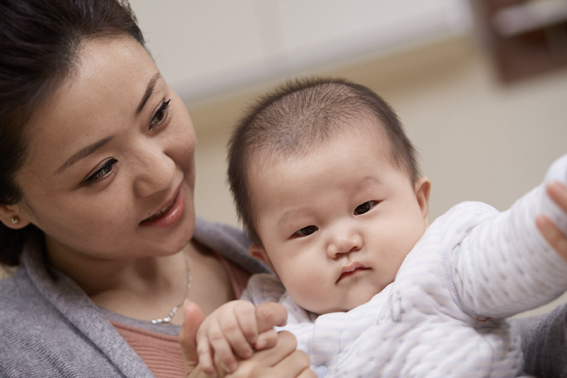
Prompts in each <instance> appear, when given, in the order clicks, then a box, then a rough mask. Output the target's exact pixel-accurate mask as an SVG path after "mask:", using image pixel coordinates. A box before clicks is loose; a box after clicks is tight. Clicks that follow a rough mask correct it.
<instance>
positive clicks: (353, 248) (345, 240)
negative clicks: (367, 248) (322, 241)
mask: <svg viewBox="0 0 567 378" xmlns="http://www.w3.org/2000/svg"><path fill="white" fill-rule="evenodd" d="M363 245H364V239H363V237H362V234H361V233H360V232H359V231H358V230H356V229H355V228H345V229H342V230H339V231H336V232H334V235H331V239H330V242H329V245H328V247H327V252H328V254H329V257H331V258H333V259H335V258H338V257H340V256H341V255H344V254H348V253H351V252H357V251H360V249H361V248H362V246H363Z"/></svg>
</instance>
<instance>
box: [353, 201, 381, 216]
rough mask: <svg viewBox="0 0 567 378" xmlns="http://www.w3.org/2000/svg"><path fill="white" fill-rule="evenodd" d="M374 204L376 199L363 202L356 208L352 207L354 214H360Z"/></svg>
mask: <svg viewBox="0 0 567 378" xmlns="http://www.w3.org/2000/svg"><path fill="white" fill-rule="evenodd" d="M374 206H376V201H368V202H364V203H363V204H362V205H359V206H358V207H357V208H356V209H354V214H355V215H361V214H364V213H367V212H369V211H370V209H372V208H373V207H374Z"/></svg>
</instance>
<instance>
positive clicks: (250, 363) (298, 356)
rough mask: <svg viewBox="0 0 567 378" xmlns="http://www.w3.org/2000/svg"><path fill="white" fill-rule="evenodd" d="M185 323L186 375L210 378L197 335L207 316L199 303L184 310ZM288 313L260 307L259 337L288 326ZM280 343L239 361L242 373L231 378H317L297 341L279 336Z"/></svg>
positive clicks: (285, 334) (182, 334)
mask: <svg viewBox="0 0 567 378" xmlns="http://www.w3.org/2000/svg"><path fill="white" fill-rule="evenodd" d="M183 316H184V322H183V326H182V327H181V332H180V333H179V341H180V343H181V349H182V351H183V355H184V357H185V372H186V375H187V377H188V378H204V377H208V376H207V375H206V374H205V373H204V372H203V371H202V370H201V368H200V366H199V358H198V355H197V342H196V335H197V331H198V329H199V326H200V325H201V323H202V322H203V320H204V319H205V316H204V315H203V312H202V311H201V309H200V308H199V306H197V305H196V304H195V303H192V302H187V303H186V304H185V306H184V315H183ZM286 319H287V312H286V310H285V308H283V306H281V305H279V304H277V303H265V304H262V305H260V306H257V307H256V324H257V326H258V333H262V332H264V331H266V330H269V329H271V328H273V327H275V326H277V325H282V324H285V321H286ZM277 336H278V338H277V343H276V345H275V346H274V347H273V348H270V349H266V350H262V351H259V352H256V353H255V354H254V355H253V356H252V357H251V358H249V359H247V360H241V361H239V365H238V369H237V370H236V371H235V372H234V373H232V374H229V375H221V377H227V378H244V377H247V378H253V377H277V378H316V374H315V372H313V370H311V369H309V364H310V361H309V357H308V356H307V354H305V353H304V352H302V351H298V350H296V347H297V341H296V339H295V336H293V335H292V334H291V333H289V332H280V333H278V335H277Z"/></svg>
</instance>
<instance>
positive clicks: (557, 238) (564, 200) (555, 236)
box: [536, 181, 567, 261]
mask: <svg viewBox="0 0 567 378" xmlns="http://www.w3.org/2000/svg"><path fill="white" fill-rule="evenodd" d="M546 190H547V194H548V195H549V197H551V199H552V200H553V201H554V202H555V203H556V204H557V205H558V206H559V207H560V208H561V209H563V211H564V212H565V213H567V188H566V187H565V186H564V185H563V184H561V183H559V182H557V181H552V182H550V183H549V184H548V185H547V187H546ZM536 225H537V228H538V229H539V231H540V232H541V233H542V235H543V237H544V238H545V240H547V242H548V243H549V244H551V246H552V247H553V248H554V249H555V251H557V253H558V254H559V255H560V256H561V257H563V258H564V259H565V260H566V261H567V235H565V234H563V233H562V232H561V230H559V228H557V226H556V225H555V224H554V223H553V222H552V221H551V220H550V219H549V218H548V217H546V216H545V215H540V216H538V217H537V218H536Z"/></svg>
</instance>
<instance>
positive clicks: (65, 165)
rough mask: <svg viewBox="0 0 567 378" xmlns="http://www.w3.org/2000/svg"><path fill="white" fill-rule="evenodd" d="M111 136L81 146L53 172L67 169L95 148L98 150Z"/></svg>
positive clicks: (57, 172)
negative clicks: (83, 146)
mask: <svg viewBox="0 0 567 378" xmlns="http://www.w3.org/2000/svg"><path fill="white" fill-rule="evenodd" d="M112 138H113V137H112V136H109V137H106V138H104V139H101V140H99V141H98V142H95V143H93V144H90V145H88V146H86V147H85V148H82V149H81V150H79V151H78V152H76V153H74V154H73V156H71V157H70V158H69V159H67V161H66V162H65V163H63V165H61V167H59V169H58V170H57V171H56V172H55V174H56V175H57V174H59V173H61V172H63V171H64V170H65V169H67V168H68V167H69V166H71V165H73V164H75V163H76V162H77V161H79V160H81V159H83V158H86V157H87V156H89V155H91V154H92V153H94V152H95V151H96V150H98V149H99V148H100V147H102V146H104V145H105V144H107V143H108V142H110V141H111V140H112Z"/></svg>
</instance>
